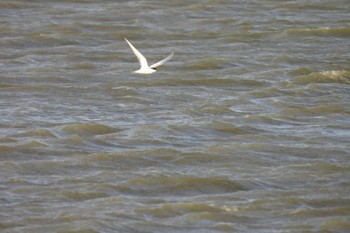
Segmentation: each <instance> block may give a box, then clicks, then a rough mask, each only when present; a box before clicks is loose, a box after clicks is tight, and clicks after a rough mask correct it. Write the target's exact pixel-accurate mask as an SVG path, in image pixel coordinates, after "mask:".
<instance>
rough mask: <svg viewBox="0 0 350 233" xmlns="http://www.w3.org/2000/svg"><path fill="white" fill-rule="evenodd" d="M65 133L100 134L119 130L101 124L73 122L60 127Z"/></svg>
mask: <svg viewBox="0 0 350 233" xmlns="http://www.w3.org/2000/svg"><path fill="white" fill-rule="evenodd" d="M62 130H63V131H64V132H65V133H67V134H77V135H102V134H110V133H115V132H119V131H120V130H119V129H117V128H114V127H111V126H107V125H103V124H88V123H74V124H68V125H66V126H64V127H63V129H62Z"/></svg>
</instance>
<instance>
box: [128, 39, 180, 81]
mask: <svg viewBox="0 0 350 233" xmlns="http://www.w3.org/2000/svg"><path fill="white" fill-rule="evenodd" d="M124 39H125V41H126V42H127V43H128V45H129V46H130V48H131V50H132V51H133V52H134V54H135V56H136V57H137V59H138V60H139V62H140V66H141V67H140V69H138V70H136V71H134V73H138V74H152V73H154V72H156V71H157V69H156V68H157V67H158V66H161V65H163V64H164V63H165V62H167V61H169V60H170V59H171V58H172V57H173V56H174V52H172V53H171V54H170V55H169V56H167V57H166V58H164V59H163V60H161V61H159V62H157V63H155V64H153V65H151V66H148V62H147V59H146V58H145V57H144V56H143V55H142V54H141V53H140V52H139V51H138V50H137V49H136V48H135V47H134V46H133V45H132V44H131V43H130V42H129V41H128V40H127V39H126V38H124Z"/></svg>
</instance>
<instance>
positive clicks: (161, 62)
mask: <svg viewBox="0 0 350 233" xmlns="http://www.w3.org/2000/svg"><path fill="white" fill-rule="evenodd" d="M173 56H174V52H172V53H171V54H170V55H169V56H167V57H166V58H164V59H163V60H161V61H159V62H157V63H155V64H153V65H151V66H150V68H156V67H158V66H160V65H163V64H164V63H165V62H167V61H169V60H170V59H171V58H172V57H173Z"/></svg>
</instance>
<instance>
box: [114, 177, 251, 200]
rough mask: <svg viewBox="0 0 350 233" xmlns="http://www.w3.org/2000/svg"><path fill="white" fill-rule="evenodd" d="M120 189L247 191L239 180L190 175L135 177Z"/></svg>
mask: <svg viewBox="0 0 350 233" xmlns="http://www.w3.org/2000/svg"><path fill="white" fill-rule="evenodd" d="M120 188H121V189H120V191H122V192H127V193H130V194H135V195H151V196H155V195H166V196H169V195H186V196H188V195H203V194H220V193H233V192H238V191H246V190H248V187H246V186H245V185H243V184H241V183H240V182H238V181H232V180H228V179H224V178H215V177H213V178H200V177H192V176H191V177H190V176H172V177H142V178H134V179H131V180H129V181H127V182H126V183H124V184H123V185H122V187H120Z"/></svg>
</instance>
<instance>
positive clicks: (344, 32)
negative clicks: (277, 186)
mask: <svg viewBox="0 0 350 233" xmlns="http://www.w3.org/2000/svg"><path fill="white" fill-rule="evenodd" d="M283 34H286V35H288V36H336V37H348V36H350V28H349V27H340V28H329V27H324V28H296V29H286V30H285V31H284V32H283Z"/></svg>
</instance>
